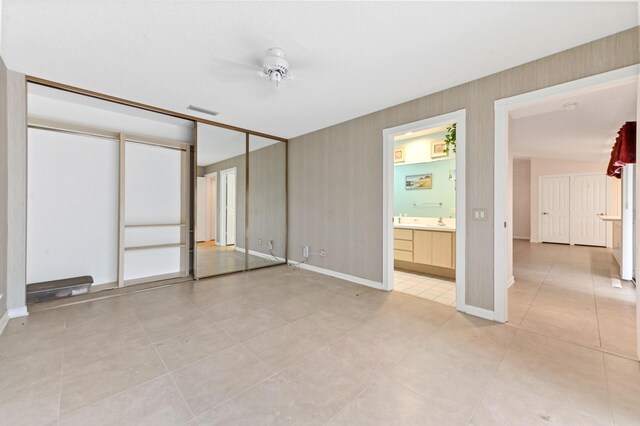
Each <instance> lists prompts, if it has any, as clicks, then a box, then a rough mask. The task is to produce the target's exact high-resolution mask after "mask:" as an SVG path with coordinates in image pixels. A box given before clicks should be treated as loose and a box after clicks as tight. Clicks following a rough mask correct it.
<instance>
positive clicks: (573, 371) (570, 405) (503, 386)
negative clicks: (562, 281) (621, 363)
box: [472, 331, 611, 424]
mask: <svg viewBox="0 0 640 426" xmlns="http://www.w3.org/2000/svg"><path fill="white" fill-rule="evenodd" d="M505 398H506V400H507V401H509V404H508V405H506V406H503V407H502V409H500V408H498V406H499V404H500V403H501V401H502V403H504V400H505ZM527 401H530V403H531V407H530V409H526V408H525V407H526V404H527ZM523 409H524V411H525V412H526V415H525V416H524V417H522V410H523ZM518 415H520V416H521V418H523V419H524V420H523V421H524V422H527V423H532V424H537V423H540V424H543V422H545V421H546V422H552V423H553V422H556V423H557V424H610V423H611V407H610V403H609V399H608V395H607V384H606V376H605V372H604V363H603V359H602V354H601V353H599V352H597V351H594V350H591V349H588V348H585V347H582V346H578V345H575V344H572V343H567V342H562V341H559V340H557V339H553V338H549V337H545V336H541V335H538V334H535V333H529V332H526V331H520V332H519V333H518V335H517V337H516V338H515V339H514V342H513V344H512V346H511V347H510V349H509V350H508V351H507V353H506V354H505V356H504V359H503V361H502V363H501V364H500V367H499V369H498V371H497V372H496V374H495V377H494V380H493V381H492V383H491V386H490V387H489V389H488V390H487V394H486V395H485V397H484V398H483V401H481V403H480V406H479V408H478V411H477V412H476V414H475V416H474V418H473V421H472V423H473V424H496V422H497V423H500V421H506V422H507V423H509V419H516V418H517V417H518ZM536 422H537V423H536Z"/></svg>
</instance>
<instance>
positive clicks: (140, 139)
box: [28, 117, 188, 151]
mask: <svg viewBox="0 0 640 426" xmlns="http://www.w3.org/2000/svg"><path fill="white" fill-rule="evenodd" d="M28 127H29V128H32V129H39V130H49V131H52V132H60V133H67V134H72V135H83V136H91V137H95V138H102V139H110V140H114V141H118V140H119V139H120V133H121V132H116V131H113V130H105V129H100V128H96V127H89V126H83V125H80V124H74V123H65V122H62V121H54V120H48V119H45V118H39V117H29V123H28ZM122 133H123V134H124V137H125V141H127V142H133V143H141V144H145V145H154V146H161V147H163V148H168V149H175V150H178V151H186V149H187V146H188V144H187V143H185V142H177V141H172V140H167V139H160V138H154V137H149V136H141V135H136V134H133V133H125V132H122Z"/></svg>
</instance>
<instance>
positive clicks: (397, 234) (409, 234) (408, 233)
mask: <svg viewBox="0 0 640 426" xmlns="http://www.w3.org/2000/svg"><path fill="white" fill-rule="evenodd" d="M393 238H395V239H396V240H413V230H411V229H398V228H395V229H394V230H393Z"/></svg>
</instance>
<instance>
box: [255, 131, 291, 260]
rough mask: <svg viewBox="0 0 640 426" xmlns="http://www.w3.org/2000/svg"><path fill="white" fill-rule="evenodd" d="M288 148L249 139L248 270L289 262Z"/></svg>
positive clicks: (278, 144) (277, 143)
mask: <svg viewBox="0 0 640 426" xmlns="http://www.w3.org/2000/svg"><path fill="white" fill-rule="evenodd" d="M286 169H287V146H286V143H285V142H280V141H277V140H274V139H268V138H264V137H260V136H254V135H250V136H249V203H248V208H249V216H248V218H249V220H248V227H247V244H248V248H249V250H248V256H247V262H248V268H249V269H257V268H261V267H265V266H271V265H274V264H280V263H285V262H286V260H285V259H286V238H287V232H286V228H287V190H286V183H287V181H286Z"/></svg>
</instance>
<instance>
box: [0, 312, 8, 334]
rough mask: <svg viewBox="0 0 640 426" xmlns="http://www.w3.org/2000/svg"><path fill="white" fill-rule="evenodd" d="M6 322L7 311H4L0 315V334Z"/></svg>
mask: <svg viewBox="0 0 640 426" xmlns="http://www.w3.org/2000/svg"><path fill="white" fill-rule="evenodd" d="M7 324H9V312H8V311H4V314H2V316H1V317H0V334H2V332H3V331H4V328H5V327H6V326H7Z"/></svg>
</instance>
